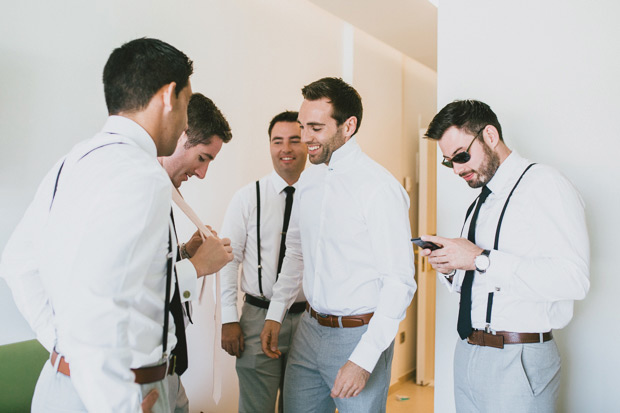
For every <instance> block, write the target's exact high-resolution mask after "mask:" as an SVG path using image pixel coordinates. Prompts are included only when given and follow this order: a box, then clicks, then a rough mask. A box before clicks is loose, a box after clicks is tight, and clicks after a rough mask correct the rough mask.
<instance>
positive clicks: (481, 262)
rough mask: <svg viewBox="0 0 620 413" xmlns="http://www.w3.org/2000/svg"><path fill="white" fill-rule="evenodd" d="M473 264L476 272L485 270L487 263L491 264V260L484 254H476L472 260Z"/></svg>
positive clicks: (487, 266)
mask: <svg viewBox="0 0 620 413" xmlns="http://www.w3.org/2000/svg"><path fill="white" fill-rule="evenodd" d="M474 265H475V266H476V270H478V272H485V271H486V270H487V268H489V265H491V260H490V259H489V257H487V256H486V255H478V256H477V257H476V259H475V260H474Z"/></svg>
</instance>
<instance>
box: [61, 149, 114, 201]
mask: <svg viewBox="0 0 620 413" xmlns="http://www.w3.org/2000/svg"><path fill="white" fill-rule="evenodd" d="M124 144H125V142H111V143H106V144H105V145H101V146H97V147H96V148H93V149H91V150H90V151H88V152H86V153H85V154H84V155H82V156H81V157H80V159H78V162H79V161H81V160H82V159H84V157H85V156H86V155H88V154H89V153H91V152H92V151H94V150H97V149H99V148H103V147H104V146H109V145H124ZM66 160H67V159H66V158H65V160H64V161H62V164H60V168H58V175H56V183H55V184H54V193H53V194H52V201H51V202H50V211H51V210H52V205H54V199H55V198H56V191H58V181H59V180H60V173H61V172H62V167H63V166H65V162H66Z"/></svg>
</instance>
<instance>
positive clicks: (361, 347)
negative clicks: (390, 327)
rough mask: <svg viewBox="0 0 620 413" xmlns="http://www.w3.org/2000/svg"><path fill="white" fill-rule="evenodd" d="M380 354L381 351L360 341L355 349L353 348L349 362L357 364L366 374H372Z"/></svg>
mask: <svg viewBox="0 0 620 413" xmlns="http://www.w3.org/2000/svg"><path fill="white" fill-rule="evenodd" d="M381 353H382V352H381V351H377V349H375V348H374V347H373V346H372V345H370V344H368V343H366V342H364V341H363V340H361V341H360V342H359V343H358V345H357V347H355V350H353V353H351V356H350V357H349V361H352V362H353V363H355V364H357V365H358V366H360V367H361V368H363V369H364V370H366V371H367V372H369V373H372V371H373V370H374V368H375V365H376V364H377V361H378V360H379V357H381Z"/></svg>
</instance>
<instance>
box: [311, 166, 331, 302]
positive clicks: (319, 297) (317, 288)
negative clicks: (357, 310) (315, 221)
mask: <svg viewBox="0 0 620 413" xmlns="http://www.w3.org/2000/svg"><path fill="white" fill-rule="evenodd" d="M333 176H334V170H333V169H332V168H330V167H328V168H327V171H326V172H325V176H324V179H323V188H324V192H323V200H322V202H321V209H320V216H319V231H318V234H317V249H316V259H315V262H314V289H313V292H314V297H315V301H317V302H319V303H321V304H322V306H325V304H326V303H327V302H328V301H327V300H326V297H325V293H326V292H327V290H326V289H324V288H323V280H322V276H323V274H324V273H325V271H324V269H325V263H326V260H327V257H326V256H325V255H326V253H327V251H325V248H326V246H325V242H324V241H323V240H324V239H325V238H324V237H323V234H324V232H325V228H326V227H327V225H328V224H329V223H328V222H326V221H327V217H326V215H327V214H326V211H327V209H328V206H329V199H330V193H331V187H332V180H333Z"/></svg>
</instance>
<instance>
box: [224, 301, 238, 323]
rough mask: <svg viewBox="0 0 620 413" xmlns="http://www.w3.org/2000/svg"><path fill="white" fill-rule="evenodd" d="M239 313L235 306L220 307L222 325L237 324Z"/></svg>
mask: <svg viewBox="0 0 620 413" xmlns="http://www.w3.org/2000/svg"><path fill="white" fill-rule="evenodd" d="M238 322H239V313H238V312H237V306H236V305H234V306H223V307H222V324H227V323H238Z"/></svg>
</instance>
